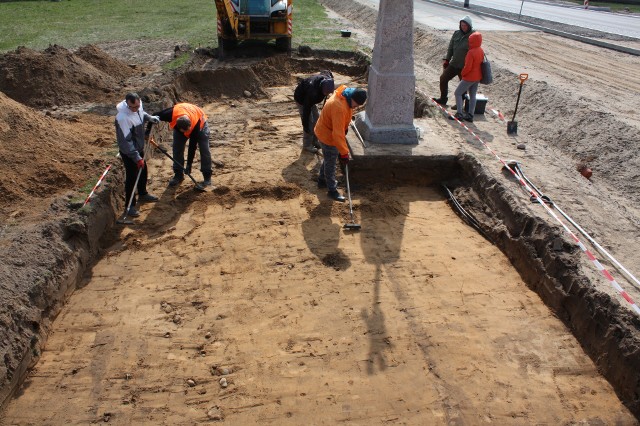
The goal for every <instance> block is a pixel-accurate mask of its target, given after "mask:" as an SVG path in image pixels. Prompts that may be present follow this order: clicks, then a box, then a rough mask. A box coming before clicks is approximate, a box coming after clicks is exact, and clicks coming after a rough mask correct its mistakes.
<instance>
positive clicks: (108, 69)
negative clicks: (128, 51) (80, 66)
mask: <svg viewBox="0 0 640 426" xmlns="http://www.w3.org/2000/svg"><path fill="white" fill-rule="evenodd" d="M75 54H76V56H78V57H80V58H81V59H82V60H84V61H85V62H87V63H89V64H91V65H93V66H94V67H95V68H96V69H98V70H100V71H102V72H103V73H105V74H107V75H109V76H111V77H113V78H116V79H121V80H123V79H125V78H128V77H131V76H132V75H133V74H135V71H134V69H133V68H131V67H130V66H128V65H127V64H125V63H124V62H122V61H121V60H119V59H116V58H114V57H112V56H110V55H109V54H107V53H106V52H104V51H102V50H100V49H99V48H97V47H96V46H94V45H92V44H88V45H86V46H82V47H81V48H79V49H78V50H77V51H76V53H75Z"/></svg>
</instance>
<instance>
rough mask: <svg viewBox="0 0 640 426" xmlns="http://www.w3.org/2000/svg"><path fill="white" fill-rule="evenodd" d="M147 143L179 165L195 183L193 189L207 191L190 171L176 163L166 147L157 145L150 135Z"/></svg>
mask: <svg viewBox="0 0 640 426" xmlns="http://www.w3.org/2000/svg"><path fill="white" fill-rule="evenodd" d="M149 143H150V144H151V145H153V147H154V148H156V149H158V150H159V151H160V152H162V153H163V154H164V155H166V156H167V157H169V158H170V159H171V161H173V162H174V163H176V164H177V165H178V166H179V167H181V168H182V172H183V173H184V174H185V175H187V176H189V178H190V179H191V180H192V181H193V183H194V184H195V188H194V189H195V190H196V191H200V192H207V190H206V189H205V187H204V186H202V185H200V184H199V183H198V182H196V180H195V179H194V178H193V176H191V174H190V173H187V170H186V169H185V168H184V166H183V165H182V164H180V163H178V162H177V161H176V160H175V159H174V158H173V157H172V156H171V155H169V153H168V152H167V150H166V149H164V148H162V147H161V146H160V145H158V144H157V143H156V141H155V140H154V139H153V136H151V137H150V138H149Z"/></svg>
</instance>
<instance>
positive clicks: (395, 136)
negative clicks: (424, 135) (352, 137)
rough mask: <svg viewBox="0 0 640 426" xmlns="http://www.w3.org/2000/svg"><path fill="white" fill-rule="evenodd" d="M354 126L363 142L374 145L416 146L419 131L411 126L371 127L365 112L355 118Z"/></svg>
mask: <svg viewBox="0 0 640 426" xmlns="http://www.w3.org/2000/svg"><path fill="white" fill-rule="evenodd" d="M355 125H356V129H358V132H360V135H361V136H362V139H364V141H365V142H368V143H376V144H401V145H417V144H418V138H419V134H420V129H419V128H418V127H416V126H414V125H413V124H410V125H398V124H394V125H391V126H373V125H372V124H371V122H370V121H369V118H368V117H367V114H366V112H365V111H362V112H359V113H358V114H356V117H355Z"/></svg>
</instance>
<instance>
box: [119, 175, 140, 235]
mask: <svg viewBox="0 0 640 426" xmlns="http://www.w3.org/2000/svg"><path fill="white" fill-rule="evenodd" d="M141 174H142V167H141V168H139V169H138V176H137V177H136V183H134V184H133V191H132V192H131V198H129V204H127V209H126V210H125V211H124V216H122V219H118V220H116V223H117V224H118V225H133V223H134V222H133V221H132V220H131V219H127V215H128V214H129V209H130V208H131V204H132V203H133V197H135V196H136V191H138V181H139V180H140V175H141Z"/></svg>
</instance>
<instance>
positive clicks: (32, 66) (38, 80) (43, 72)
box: [0, 45, 129, 108]
mask: <svg viewBox="0 0 640 426" xmlns="http://www.w3.org/2000/svg"><path fill="white" fill-rule="evenodd" d="M85 59H86V60H85ZM127 68H128V67H127V66H126V65H124V64H123V63H121V62H120V61H118V60H117V59H114V58H108V57H107V56H106V55H105V54H103V53H101V52H100V51H99V50H98V49H97V48H95V47H93V46H88V47H85V48H83V49H81V50H80V52H79V53H78V55H76V54H74V53H72V52H71V51H69V50H67V49H65V48H64V47H61V46H57V45H53V46H50V47H49V48H48V49H45V50H44V51H42V52H38V51H35V50H31V49H28V48H25V47H20V48H18V49H16V50H15V51H14V52H10V53H7V54H5V55H2V56H0V91H2V92H4V93H5V94H6V95H8V96H9V97H11V98H13V99H15V100H16V101H18V102H21V103H23V104H25V105H29V106H33V107H39V108H41V107H51V106H54V105H68V104H74V103H89V102H104V101H107V100H111V101H115V100H116V99H117V98H118V97H120V96H122V95H121V94H120V93H119V88H120V87H121V86H122V79H123V78H124V77H126V76H128V74H129V72H128V71H127Z"/></svg>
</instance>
